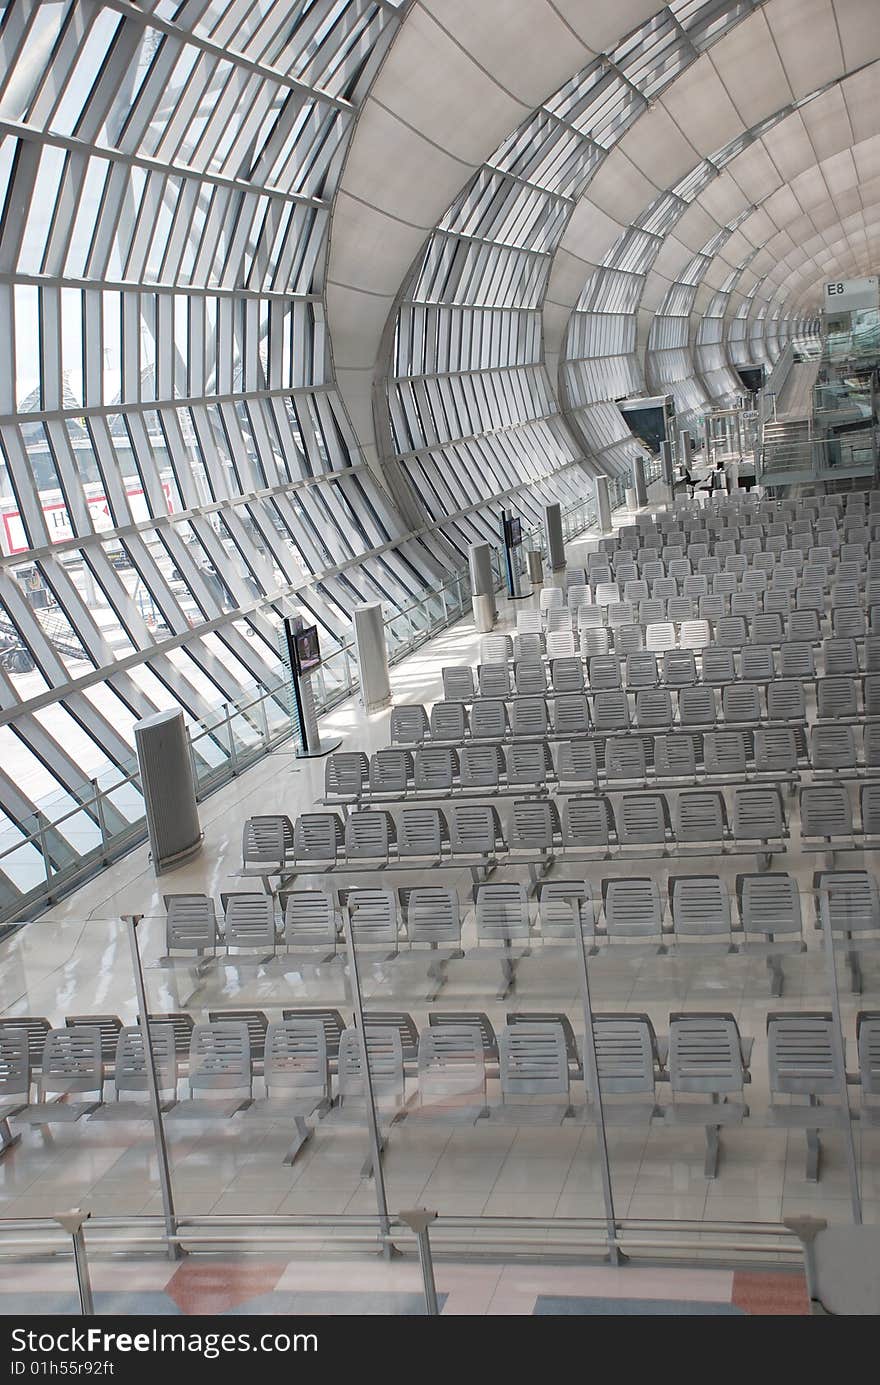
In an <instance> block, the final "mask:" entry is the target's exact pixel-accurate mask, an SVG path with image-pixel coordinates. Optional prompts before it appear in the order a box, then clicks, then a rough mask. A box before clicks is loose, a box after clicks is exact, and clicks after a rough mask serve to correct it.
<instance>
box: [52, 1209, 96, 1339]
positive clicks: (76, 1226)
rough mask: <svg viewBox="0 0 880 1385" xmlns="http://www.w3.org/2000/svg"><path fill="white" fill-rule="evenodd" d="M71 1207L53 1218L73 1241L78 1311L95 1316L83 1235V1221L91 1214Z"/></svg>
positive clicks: (87, 1315) (90, 1316)
mask: <svg viewBox="0 0 880 1385" xmlns="http://www.w3.org/2000/svg"><path fill="white" fill-rule="evenodd" d="M91 1215H92V1214H91V1212H83V1211H81V1210H80V1208H79V1207H73V1208H71V1210H70V1211H69V1212H61V1213H60V1214H59V1215H58V1216H57V1217H56V1218H55V1220H56V1221H57V1222H58V1225H59V1226H61V1227H63V1228H64V1230H65V1231H66V1232H67V1234H68V1235H69V1236H70V1239H71V1240H72V1241H73V1263H74V1267H75V1269H76V1287H77V1290H78V1291H79V1311H80V1313H81V1315H82V1317H84V1318H93V1317H94V1316H95V1300H94V1299H93V1297H92V1281H91V1278H90V1277H89V1260H88V1256H87V1254H86V1238H85V1236H84V1235H83V1222H84V1221H87V1220H88V1219H89V1217H90V1216H91Z"/></svg>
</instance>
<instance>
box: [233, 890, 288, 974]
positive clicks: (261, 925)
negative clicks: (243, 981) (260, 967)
mask: <svg viewBox="0 0 880 1385" xmlns="http://www.w3.org/2000/svg"><path fill="white" fill-rule="evenodd" d="M220 907H221V908H222V910H223V941H224V943H225V945H226V953H227V956H228V955H229V953H230V951H231V950H232V949H233V948H235V949H236V951H237V952H245V953H248V952H249V953H256V954H257V956H258V958H259V959H260V961H261V962H265V961H268V960H269V959H270V958H272V957H274V956H275V947H276V936H275V900H274V899H273V897H272V896H271V895H264V894H245V893H236V894H222V895H221V896H220Z"/></svg>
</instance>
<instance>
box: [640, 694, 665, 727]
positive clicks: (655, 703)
mask: <svg viewBox="0 0 880 1385" xmlns="http://www.w3.org/2000/svg"><path fill="white" fill-rule="evenodd" d="M635 711H636V725H637V726H638V727H640V728H645V727H655V726H671V725H672V719H673V709H672V698H671V696H670V693H669V689H668V688H640V689H639V690H638V692H637V693H636V707H635Z"/></svg>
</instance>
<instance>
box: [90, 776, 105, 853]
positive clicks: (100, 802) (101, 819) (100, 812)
mask: <svg viewBox="0 0 880 1385" xmlns="http://www.w3.org/2000/svg"><path fill="white" fill-rule="evenodd" d="M89 783H90V784H91V786H92V789H93V790H94V794H95V813H96V815H97V818H98V827H99V828H100V829H101V846H102V847H103V848H104V849H103V851H102V852H101V860H102V863H103V864H104V865H105V866H106V864H107V820H106V818H105V816H104V795H103V794H102V793H101V790H100V788H99V786H98V781H97V779H90V780H89Z"/></svg>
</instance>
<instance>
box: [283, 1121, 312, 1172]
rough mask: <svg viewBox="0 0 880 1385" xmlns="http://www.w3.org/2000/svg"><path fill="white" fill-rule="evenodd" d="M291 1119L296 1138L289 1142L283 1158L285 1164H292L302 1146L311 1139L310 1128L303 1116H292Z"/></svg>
mask: <svg viewBox="0 0 880 1385" xmlns="http://www.w3.org/2000/svg"><path fill="white" fill-rule="evenodd" d="M293 1119H294V1124H295V1125H296V1136H295V1138H294V1139H293V1140H292V1141H291V1145H290V1148H289V1149H288V1151H287V1153H286V1154H285V1156H284V1162H285V1164H292V1163H293V1161H294V1160H295V1159H296V1156H297V1155H298V1154H299V1152H300V1150H301V1149H302V1147H303V1145H304V1144H305V1143H306V1142H307V1141H308V1140H310V1139H311V1138H312V1130H311V1126H309V1125H308V1124H307V1122H306V1118H305V1116H294V1118H293Z"/></svg>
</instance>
